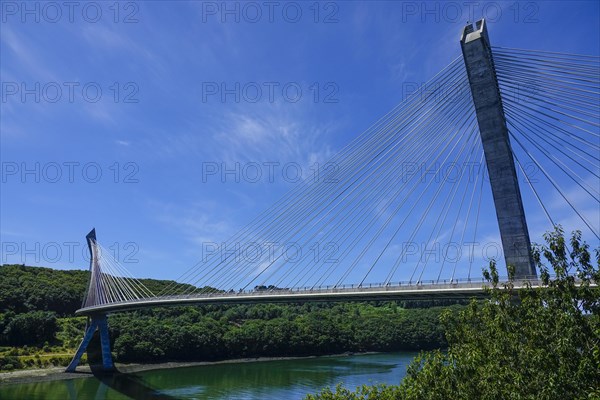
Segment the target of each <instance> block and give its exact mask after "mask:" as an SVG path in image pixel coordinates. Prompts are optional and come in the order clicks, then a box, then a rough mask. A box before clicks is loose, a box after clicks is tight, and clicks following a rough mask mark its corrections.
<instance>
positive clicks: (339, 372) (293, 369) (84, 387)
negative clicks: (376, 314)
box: [0, 353, 415, 400]
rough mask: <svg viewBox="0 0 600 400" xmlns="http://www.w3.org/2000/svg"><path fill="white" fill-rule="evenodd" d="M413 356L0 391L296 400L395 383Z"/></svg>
mask: <svg viewBox="0 0 600 400" xmlns="http://www.w3.org/2000/svg"><path fill="white" fill-rule="evenodd" d="M414 356H415V353H380V354H362V355H352V356H339V357H337V356H336V357H316V358H305V359H289V360H275V361H260V362H240V363H224V364H213V365H202V366H194V367H181V368H170V369H161V370H150V371H143V372H138V373H135V374H131V375H123V376H120V377H119V378H118V379H115V378H106V379H107V380H106V383H107V384H108V385H107V384H104V383H102V382H101V381H100V380H99V379H97V378H94V377H89V378H81V379H71V380H62V381H61V380H58V381H50V382H38V383H29V384H13V385H5V386H0V399H3V400H21V399H23V400H55V399H56V400H67V399H73V400H74V399H77V400H79V399H84V400H87V399H90V400H92V399H94V400H113V399H114V400H116V399H130V398H136V399H161V400H163V399H164V400H169V399H244V400H245V399H261V400H271V399H273V400H275V399H277V400H282V399H284V400H287V399H302V398H303V397H304V396H305V395H306V394H308V393H315V392H318V391H320V389H321V388H323V387H326V386H331V387H333V386H335V385H336V384H337V383H340V382H342V383H343V384H344V386H346V387H348V388H354V387H355V386H360V385H362V384H376V383H387V384H397V383H399V382H400V380H401V379H402V377H404V375H405V373H406V367H407V365H408V364H409V363H410V361H411V360H412V358H413V357H414Z"/></svg>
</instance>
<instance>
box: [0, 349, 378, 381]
mask: <svg viewBox="0 0 600 400" xmlns="http://www.w3.org/2000/svg"><path fill="white" fill-rule="evenodd" d="M367 354H378V352H362V353H351V352H347V353H342V354H329V355H322V356H304V357H255V358H237V359H231V360H220V361H191V362H165V363H157V364H121V363H116V367H117V370H118V372H119V373H123V374H135V373H138V372H143V371H152V370H160V369H173V368H185V367H198V366H204V365H219V364H236V363H251V362H265V361H281V360H300V359H311V358H327V357H344V356H353V355H367ZM64 371H65V367H50V368H41V369H23V370H19V371H11V372H2V373H0V385H12V384H27V383H36V382H49V381H56V380H70V379H81V378H89V377H92V376H93V373H92V371H91V370H90V367H89V366H87V365H84V366H80V367H77V372H64Z"/></svg>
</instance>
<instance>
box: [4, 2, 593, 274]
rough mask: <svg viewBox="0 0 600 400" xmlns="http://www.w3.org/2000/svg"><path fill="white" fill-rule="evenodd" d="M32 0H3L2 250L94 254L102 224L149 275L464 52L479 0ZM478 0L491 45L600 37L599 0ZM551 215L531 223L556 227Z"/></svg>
mask: <svg viewBox="0 0 600 400" xmlns="http://www.w3.org/2000/svg"><path fill="white" fill-rule="evenodd" d="M59 3H60V2H59ZM23 4H24V3H21V2H3V4H2V21H1V25H0V28H1V32H0V33H1V35H0V46H1V48H0V56H1V59H0V73H1V75H2V76H1V80H2V84H3V86H2V103H1V104H0V106H1V121H0V130H1V149H0V156H1V159H2V163H3V170H2V174H3V175H2V190H1V194H0V200H1V204H0V213H1V221H0V235H1V242H2V263H13V262H14V263H25V264H28V265H42V266H50V267H53V268H63V269H69V268H87V263H86V261H85V260H84V259H83V257H82V254H85V250H84V237H85V235H86V233H87V232H88V231H89V230H90V229H91V228H92V227H96V229H97V232H98V236H99V241H100V242H101V243H102V244H103V245H104V246H105V247H109V246H112V247H113V249H119V254H118V255H117V256H116V258H117V259H118V260H119V261H120V262H121V263H122V264H123V265H125V267H126V268H127V269H128V270H130V271H131V272H132V273H133V274H134V275H135V276H139V277H153V278H168V279H174V278H177V276H179V274H180V273H182V272H184V271H185V270H186V269H187V268H189V267H191V266H192V265H194V264H195V263H196V262H197V261H199V260H200V259H201V257H202V243H206V242H216V243H219V242H221V241H223V240H226V239H227V238H228V237H230V236H231V235H233V234H234V233H235V232H237V231H238V230H239V229H240V228H242V227H243V226H244V225H245V224H246V223H248V222H249V221H250V220H251V219H252V217H253V216H255V215H257V214H258V213H259V212H260V211H262V210H264V209H265V208H266V207H268V206H269V205H270V204H272V203H273V202H274V201H275V200H277V199H278V198H279V197H281V196H282V195H283V194H284V193H286V192H287V191H288V190H290V189H292V188H293V187H294V185H295V184H296V183H294V182H292V181H293V180H294V179H293V178H290V176H289V175H284V174H283V173H282V169H283V167H284V166H286V167H289V166H291V167H293V168H294V170H293V171H297V168H298V167H299V168H301V170H302V175H303V176H304V177H306V176H308V175H309V174H310V173H311V169H310V167H311V166H312V165H314V163H316V162H318V163H324V162H326V161H327V160H328V159H329V158H330V157H331V156H332V155H333V154H335V153H336V152H337V151H338V150H340V149H341V148H342V147H343V146H344V145H345V144H347V143H348V142H350V141H351V140H352V139H353V138H355V137H356V136H357V135H358V134H359V133H361V132H363V131H364V130H365V129H366V128H368V127H369V126H370V125H371V124H372V123H373V122H375V121H376V120H377V119H378V118H380V117H381V116H382V115H384V114H385V113H386V112H387V111H388V110H390V109H391V108H392V107H394V106H395V105H396V104H398V103H400V102H401V101H402V100H403V98H404V97H405V94H406V91H407V90H408V88H409V87H414V85H415V84H416V85H418V84H421V83H423V82H425V81H427V80H428V79H429V78H431V77H432V76H433V75H435V73H437V72H438V71H439V70H440V69H442V68H443V67H444V66H446V65H448V64H449V63H450V61H452V60H453V59H454V58H456V57H457V56H459V55H460V46H459V37H460V32H461V30H462V27H463V25H464V24H465V22H466V21H467V19H469V14H470V13H471V10H470V9H469V7H467V6H465V5H464V4H465V3H463V2H456V3H451V4H452V5H451V6H448V4H450V3H444V2H428V3H422V2H361V1H340V2H323V3H313V2H281V4H280V5H279V6H277V7H276V8H275V9H274V10H273V14H272V17H270V16H269V9H268V7H267V6H265V5H264V4H263V3H262V2H257V3H252V4H253V5H254V6H256V5H258V6H257V7H258V8H257V9H258V10H260V12H261V17H260V18H258V21H257V22H253V21H252V20H253V19H255V17H256V14H255V12H256V9H253V8H252V7H254V6H250V8H248V6H247V3H236V2H231V3H228V6H227V7H230V9H231V10H236V7H238V8H237V9H238V10H239V14H237V15H236V11H234V13H233V14H227V13H224V10H222V9H221V7H222V3H221V2H201V1H189V2H187V1H172V2H167V1H147V2H121V3H119V7H118V9H115V7H114V6H113V5H112V4H113V2H107V3H103V2H96V3H94V2H92V3H91V4H90V3H81V4H80V6H78V8H77V9H74V10H72V11H73V14H72V15H69V11H70V10H68V9H67V8H65V7H64V6H60V4H59V6H58V7H59V8H58V12H59V13H60V15H59V14H57V13H56V12H57V9H56V8H52V7H48V6H47V3H38V2H30V3H27V4H28V5H29V6H30V7H31V10H33V11H32V12H31V13H29V14H28V13H27V12H24V10H22V9H21V7H23ZM86 4H88V6H87V8H86V6H85V5H86ZM469 4H471V3H469ZM457 5H458V6H457ZM471 6H472V7H473V9H472V12H473V13H474V16H475V18H476V19H478V18H479V17H480V16H481V15H482V13H485V14H486V15H487V17H488V21H489V31H490V35H491V38H492V41H493V44H494V45H497V46H505V47H519V48H525V49H538V50H548V51H559V52H565V53H582V54H594V55H598V54H599V52H600V51H599V47H600V34H599V33H600V10H599V3H598V2H596V1H589V2H582V1H544V2H542V1H540V2H518V3H516V2H513V1H510V2H480V3H478V4H477V5H473V4H471ZM36 7H37V8H36ZM84 9H85V12H84ZM298 10H300V11H301V16H299V17H296V11H298ZM117 11H118V12H117ZM457 11H458V12H459V13H460V17H459V16H458V15H457V14H456V12H457ZM98 12H100V14H97V13H98ZM236 18H238V19H239V21H236ZM295 19H297V20H298V21H297V22H294V20H295ZM53 21H54V22H53ZM115 21H116V22H115ZM326 21H327V23H326ZM36 85H38V86H36ZM223 85H224V88H225V89H226V90H229V91H230V92H225V93H223V91H222V89H223ZM236 85H238V86H236ZM238 87H239V90H238V89H237V88H238ZM257 87H259V88H260V89H261V92H260V94H258V92H257V91H256V88H257ZM36 88H39V89H36ZM57 88H59V90H60V92H59V91H58V90H57ZM69 88H72V95H73V97H72V98H70V94H71V93H70V90H69ZM269 88H273V92H272V97H270V94H271V93H269ZM284 88H285V90H284ZM298 89H299V90H300V91H301V94H300V92H298ZM24 90H25V92H24ZM27 90H29V92H26V91H27ZM98 90H99V91H100V92H101V93H100V92H98ZM215 92H216V93H215ZM27 93H29V94H27ZM236 95H239V99H236ZM36 96H39V99H36ZM38 100H39V101H38ZM236 163H238V165H240V166H241V167H244V166H247V165H249V164H248V163H258V165H260V166H261V172H262V173H263V175H262V178H261V179H258V181H257V182H251V180H252V179H251V177H250V178H249V177H248V176H246V177H244V176H241V179H239V182H235V179H234V178H233V177H232V176H231V175H228V176H226V179H225V181H224V182H223V179H219V178H217V177H216V176H215V175H207V171H208V169H210V168H215V167H217V168H222V167H223V166H224V165H225V166H227V167H228V168H234V167H235V165H236ZM265 163H267V164H265ZM268 163H271V164H268ZM252 165H255V164H252ZM267 165H272V168H273V169H272V170H271V171H272V172H273V174H274V175H273V179H272V182H270V181H269V179H267V173H268V172H269V169H268V167H267ZM15 168H16V170H15ZM26 168H27V169H30V170H33V171H34V172H32V173H29V174H23V170H24V169H26ZM35 171H37V172H35ZM57 171H58V172H59V173H60V177H57V175H56V173H57ZM248 171H249V170H248ZM290 171H291V170H288V171H287V172H288V173H290ZM98 173H100V174H101V176H98ZM550 200H551V199H550ZM587 206H588V209H589V208H590V207H589V204H588V205H587ZM593 207H594V205H592V208H591V214H588V215H591V216H590V218H591V219H593V220H595V221H598V214H596V213H597V209H596V210H594V208H593ZM490 210H491V208H490ZM488 214H489V213H488ZM492 216H493V215H492ZM536 218H537V214H533V215H532V217H531V221H534V222H533V224H534V226H532V227H530V230H531V231H532V237H535V236H536V235H538V236H539V234H540V233H541V232H543V231H544V230H546V228H547V227H546V226H543V225H536V224H535V221H537V219H536ZM565 218H566V217H565ZM491 221H492V222H490V226H491V228H489V229H490V231H489V233H488V235H490V236H493V235H496V233H495V232H494V231H493V219H492V220H491ZM599 223H600V221H599ZM484 225H485V224H484ZM496 229H497V228H496ZM484 233H485V232H484ZM535 239H538V237H535ZM590 241H592V240H591V238H590ZM592 242H593V241H592ZM71 249H74V250H73V254H74V256H73V257H71V255H70V254H69V253H70V252H71ZM57 251H58V252H59V253H60V254H58V255H57V253H56V252H57Z"/></svg>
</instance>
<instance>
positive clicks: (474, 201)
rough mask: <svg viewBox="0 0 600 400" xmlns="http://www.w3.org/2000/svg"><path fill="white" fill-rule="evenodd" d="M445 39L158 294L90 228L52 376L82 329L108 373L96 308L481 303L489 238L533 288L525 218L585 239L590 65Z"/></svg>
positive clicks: (596, 228)
mask: <svg viewBox="0 0 600 400" xmlns="http://www.w3.org/2000/svg"><path fill="white" fill-rule="evenodd" d="M460 45H461V49H462V55H461V56H459V57H457V58H456V59H455V60H453V61H452V62H451V63H450V64H449V65H448V66H446V67H445V68H444V69H443V70H442V71H440V72H439V73H438V74H436V75H435V76H434V77H433V78H432V79H431V80H430V81H429V82H428V83H427V84H426V85H425V87H424V90H422V91H420V92H417V93H414V94H413V95H411V96H410V97H409V98H407V99H406V100H405V101H403V102H402V103H400V104H399V105H398V106H397V107H395V108H394V109H393V110H391V111H390V112H389V113H387V114H386V115H385V116H383V117H382V118H381V119H379V120H378V121H377V122H376V123H375V124H374V125H373V126H371V127H370V128H369V129H368V130H367V131H365V132H364V133H363V134H361V135H360V136H358V137H357V138H356V139H354V140H353V141H352V142H351V143H349V144H348V145H347V146H346V147H345V148H343V149H342V150H341V151H340V152H339V153H338V154H337V155H335V156H334V157H333V158H332V159H331V160H330V162H329V163H327V164H325V165H323V167H322V168H321V169H320V170H319V171H318V173H317V174H316V175H315V176H314V177H311V178H310V179H307V180H305V181H304V182H302V183H300V184H298V185H297V186H296V187H294V189H293V190H291V191H290V192H288V193H287V194H286V195H285V196H284V197H283V198H281V199H280V200H279V201H278V202H276V203H275V204H274V205H272V206H271V207H270V208H268V209H267V210H265V211H264V212H263V213H261V214H260V215H258V216H257V217H256V218H254V219H253V220H252V221H251V222H250V223H249V224H248V225H247V226H245V227H244V228H243V229H241V230H240V231H239V232H238V233H237V234H236V235H234V237H232V238H231V240H229V241H228V242H227V243H226V244H223V245H222V246H220V247H219V248H218V249H214V252H213V253H212V254H211V255H210V257H208V258H207V259H205V260H203V261H202V262H200V263H198V264H197V265H196V266H194V267H193V268H190V269H189V270H188V271H186V272H185V273H183V274H182V275H181V276H180V278H179V279H177V281H176V282H174V283H173V284H171V285H170V286H169V287H167V288H166V289H164V290H163V291H162V292H161V293H152V292H151V291H150V290H149V289H148V288H146V287H145V286H144V285H143V283H142V282H141V281H140V280H138V279H136V278H135V277H133V276H132V275H131V274H130V273H129V272H128V271H126V270H125V269H124V268H123V267H122V266H121V265H119V263H118V262H116V260H114V259H112V257H111V256H110V252H109V251H106V250H105V249H103V247H102V246H101V245H100V244H99V243H98V242H97V240H96V235H95V231H92V232H90V234H88V236H87V241H88V245H89V250H90V253H91V264H90V271H91V278H90V284H89V288H88V291H87V295H86V298H85V299H84V303H83V307H82V308H81V309H80V310H78V311H77V313H78V314H81V315H88V316H89V317H90V323H89V326H88V329H87V330H86V334H85V337H84V340H83V342H82V344H81V346H80V347H79V349H78V351H77V354H76V355H75V357H74V359H73V361H72V362H71V364H70V365H69V367H68V368H67V371H72V370H74V369H75V367H76V366H77V364H78V362H79V359H80V358H81V356H82V354H83V352H84V351H85V349H86V347H87V345H88V344H89V342H90V340H91V338H92V336H93V334H94V333H95V332H96V331H97V330H98V331H99V333H100V339H101V344H102V354H103V362H104V368H105V369H107V370H110V369H112V368H113V363H112V358H111V355H110V341H109V337H108V326H107V319H106V314H107V313H109V312H116V311H124V310H134V309H139V308H143V307H154V306H169V305H186V304H215V303H229V304H240V303H258V302H295V301H340V300H345V301H349V300H368V299H373V300H376V299H399V298H404V299H422V298H469V297H481V296H484V295H485V291H484V289H483V280H482V279H481V277H480V275H478V272H477V271H478V270H480V269H481V267H482V266H483V265H484V264H483V262H482V260H481V259H479V258H477V257H476V256H475V255H474V253H475V246H476V244H481V243H483V244H484V245H487V244H489V243H495V242H494V239H496V241H497V242H501V244H502V246H501V254H498V255H503V257H504V262H505V263H506V264H507V265H511V266H512V267H514V271H515V278H516V280H515V288H516V289H519V288H520V287H523V286H524V285H534V286H535V285H539V284H540V282H539V281H538V280H537V278H536V272H535V266H534V263H533V259H532V256H531V241H530V236H529V235H530V229H529V227H528V220H527V219H526V217H525V216H526V213H527V215H528V216H537V215H542V216H543V218H544V219H545V221H544V220H537V219H536V218H537V217H535V218H534V221H535V224H534V225H533V226H535V227H536V229H537V230H540V229H541V232H543V231H545V230H548V229H551V228H553V227H556V226H557V225H558V224H560V223H562V222H564V221H571V222H572V223H575V224H576V225H577V227H578V228H580V229H581V230H582V231H583V232H584V236H586V237H588V236H589V237H592V238H595V239H597V240H600V211H599V208H598V207H599V205H600V187H599V186H600V131H599V130H600V57H598V56H586V55H576V54H564V53H553V52H548V51H533V50H523V49H514V48H503V47H494V46H491V44H490V41H489V37H488V34H487V28H486V25H485V22H484V21H483V20H482V21H479V22H477V24H476V26H475V27H473V26H471V25H468V26H466V27H465V29H464V31H463V33H462V36H461V40H460ZM492 205H493V209H494V211H493V212H492V210H491V206H492ZM556 210H558V212H557V211H556ZM534 211H535V212H536V213H534ZM486 213H487V214H490V213H491V214H495V216H496V218H492V220H493V221H494V225H495V226H494V227H492V228H495V229H496V232H498V235H497V236H495V237H493V238H492V239H490V238H488V239H486V238H483V239H482V238H481V237H480V236H478V235H481V234H482V232H489V231H490V226H486V225H490V222H489V221H490V218H486V217H487V215H486ZM540 227H541V228H540ZM536 237H537V235H536ZM497 247H500V246H497Z"/></svg>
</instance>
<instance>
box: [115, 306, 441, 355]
mask: <svg viewBox="0 0 600 400" xmlns="http://www.w3.org/2000/svg"><path fill="white" fill-rule="evenodd" d="M443 310H445V309H444V308H429V309H411V310H403V309H400V308H398V306H397V305H396V304H395V303H382V304H377V305H374V304H369V303H350V304H304V305H294V304H292V305H276V304H260V305H237V306H221V307H216V306H205V307H203V308H199V307H198V308H196V307H179V308H176V309H173V308H171V309H155V310H144V311H137V312H134V313H129V314H120V315H113V316H111V317H110V321H109V326H110V329H111V337H112V338H113V340H114V350H115V352H116V358H117V360H119V361H121V362H132V361H153V362H160V361H167V360H218V359H227V358H245V357H261V356H264V357H269V356H307V355H322V354H336V353H343V352H348V351H350V352H362V351H394V350H422V349H432V348H439V347H443V346H445V344H446V342H445V339H444V335H443V332H442V328H441V326H440V325H439V323H438V321H439V317H440V315H441V313H442V311H443ZM375 327H376V328H375Z"/></svg>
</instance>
